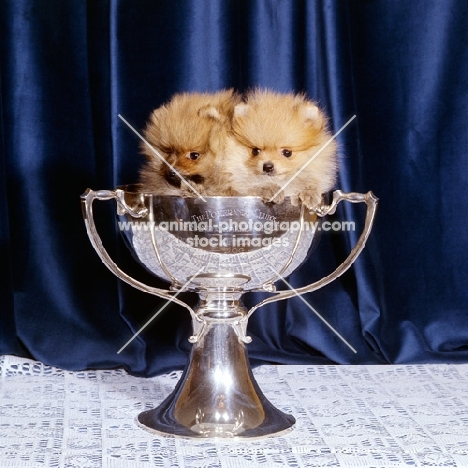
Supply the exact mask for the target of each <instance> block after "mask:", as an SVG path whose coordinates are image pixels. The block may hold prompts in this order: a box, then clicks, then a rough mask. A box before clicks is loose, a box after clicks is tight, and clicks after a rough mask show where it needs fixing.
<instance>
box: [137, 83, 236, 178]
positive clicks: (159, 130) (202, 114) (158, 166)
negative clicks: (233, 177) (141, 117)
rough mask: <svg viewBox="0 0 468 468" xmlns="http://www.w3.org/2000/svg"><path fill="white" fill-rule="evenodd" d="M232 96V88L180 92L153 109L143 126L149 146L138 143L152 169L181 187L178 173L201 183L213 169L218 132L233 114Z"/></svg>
mask: <svg viewBox="0 0 468 468" xmlns="http://www.w3.org/2000/svg"><path fill="white" fill-rule="evenodd" d="M235 99H236V97H235V95H234V93H233V91H232V90H227V91H220V92H218V93H214V94H203V93H183V94H177V95H175V96H174V97H173V98H172V100H171V101H170V102H169V103H167V104H165V105H163V106H161V107H159V108H158V109H156V110H155V111H153V113H152V114H151V117H150V120H149V122H148V124H147V127H146V129H145V130H144V137H145V139H146V141H147V142H148V143H149V144H150V145H151V147H149V146H148V145H147V144H143V145H142V147H141V148H142V151H143V153H144V154H145V155H146V156H147V158H149V160H150V161H151V163H150V164H151V166H152V168H153V170H155V171H157V172H158V173H159V176H161V177H163V178H164V179H165V180H166V181H167V182H168V183H170V184H171V185H173V186H175V187H180V184H181V179H180V176H182V177H184V178H186V179H189V180H192V181H193V182H195V183H203V182H204V179H205V176H206V174H209V173H210V171H212V167H213V158H214V157H215V156H216V154H217V152H218V150H219V148H218V146H219V144H220V141H219V137H218V134H219V133H220V132H221V130H222V128H224V127H225V125H226V121H228V120H229V118H230V116H231V115H232V112H233V108H234V102H235ZM156 153H158V154H159V156H158V155H157V154H156ZM160 156H162V158H163V159H164V160H165V161H166V162H164V161H162V160H161V157H160ZM179 174H180V175H179Z"/></svg>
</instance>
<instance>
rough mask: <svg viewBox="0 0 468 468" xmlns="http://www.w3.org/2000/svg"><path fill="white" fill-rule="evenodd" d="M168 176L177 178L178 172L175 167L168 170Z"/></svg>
mask: <svg viewBox="0 0 468 468" xmlns="http://www.w3.org/2000/svg"><path fill="white" fill-rule="evenodd" d="M167 177H168V178H169V179H177V172H176V171H174V169H171V170H169V171H168V173H167Z"/></svg>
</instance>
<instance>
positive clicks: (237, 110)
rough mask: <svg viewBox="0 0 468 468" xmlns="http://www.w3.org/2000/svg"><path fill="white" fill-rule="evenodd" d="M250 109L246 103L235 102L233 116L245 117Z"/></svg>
mask: <svg viewBox="0 0 468 468" xmlns="http://www.w3.org/2000/svg"><path fill="white" fill-rule="evenodd" d="M249 111H250V106H249V105H248V104H237V106H235V107H234V117H245V116H246V115H247V114H248V113H249Z"/></svg>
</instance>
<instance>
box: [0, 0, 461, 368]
mask: <svg viewBox="0 0 468 468" xmlns="http://www.w3.org/2000/svg"><path fill="white" fill-rule="evenodd" d="M0 21H1V24H0V37H1V63H0V66H1V76H0V79H1V96H0V98H1V102H0V106H1V107H0V119H1V126H0V131H1V135H0V137H1V139H0V143H1V146H0V148H1V155H0V256H1V259H0V272H1V278H0V308H1V322H0V326H1V328H0V333H1V334H0V353H10V354H16V355H20V356H28V357H32V358H35V359H39V360H42V361H43V362H45V363H47V364H53V365H57V366H61V367H64V368H67V369H83V368H102V367H116V366H125V367H126V368H127V369H128V370H129V371H130V372H132V373H134V374H140V375H153V374H155V373H158V372H162V371H166V370H169V369H173V368H180V367H181V366H183V365H184V363H185V362H186V360H187V353H188V350H189V344H188V342H187V337H188V335H189V333H190V321H189V316H188V313H187V312H186V311H185V310H184V309H182V308H180V307H177V306H171V307H170V308H168V309H166V310H165V312H164V313H163V314H161V315H160V316H159V317H158V319H157V320H155V321H154V322H153V323H152V325H151V326H149V327H148V328H147V329H146V330H145V331H144V332H143V333H142V334H141V336H139V337H138V339H136V340H134V341H133V342H132V343H131V345H129V346H128V347H127V348H126V349H125V350H124V351H123V352H122V353H121V354H117V351H118V350H119V349H120V348H121V346H122V345H123V344H124V343H125V342H126V341H127V340H128V339H129V338H130V337H131V336H132V334H133V333H134V332H135V331H136V330H138V328H139V327H140V326H141V325H142V324H144V323H145V322H146V321H147V320H148V318H149V317H151V316H152V315H153V313H154V312H155V311H156V310H158V308H159V307H160V306H161V305H162V303H163V301H162V300H160V299H158V298H154V297H151V296H148V295H145V294H144V293H141V292H139V291H136V290H133V289H132V288H130V287H129V286H126V285H124V284H122V283H121V282H120V281H119V280H118V279H117V278H115V277H114V276H113V275H112V274H111V273H110V272H109V271H108V270H107V269H106V268H105V267H104V266H103V265H102V264H101V262H100V261H99V259H98V257H97V255H96V254H95V252H94V250H93V249H92V247H91V245H90V243H89V240H88V238H87V235H86V232H85V228H84V224H83V220H82V217H81V210H80V199H79V196H80V194H81V193H83V192H84V190H85V189H86V188H87V187H91V188H93V189H111V188H114V187H116V186H117V185H120V184H125V183H132V182H134V181H135V180H136V177H137V171H138V167H139V165H140V163H141V162H142V158H141V156H140V155H139V150H138V140H137V138H136V137H135V135H134V134H133V133H132V132H131V131H130V130H129V129H128V128H127V127H126V126H125V125H124V124H123V123H122V122H121V121H120V119H119V118H118V114H119V113H120V114H122V115H123V116H125V118H126V119H127V120H129V121H130V122H131V123H132V124H134V125H135V126H136V127H138V128H142V127H143V125H144V123H145V121H146V119H147V117H148V115H149V113H150V111H151V110H152V109H153V108H155V107H157V106H159V105H161V104H162V103H163V102H164V101H166V100H167V99H168V98H170V96H171V95H172V94H174V93H176V92H180V91H215V90H219V89H222V88H227V87H233V88H236V89H237V90H239V91H244V90H246V89H248V88H250V87H254V86H261V87H269V88H272V89H274V90H277V91H281V92H286V91H296V92H299V91H305V92H307V94H308V95H309V96H310V97H311V98H312V99H315V100H317V101H318V102H319V103H320V104H321V105H322V107H324V108H325V110H326V111H327V112H328V114H329V115H330V117H331V126H332V128H333V129H334V131H337V130H338V129H339V128H340V127H341V126H342V125H343V124H344V123H345V122H346V121H347V120H348V119H349V118H350V117H351V116H353V115H356V116H357V118H356V119H355V121H354V122H353V123H352V124H351V125H350V126H349V127H348V128H347V129H346V130H345V131H344V132H343V133H342V134H341V135H340V137H339V145H340V163H341V167H340V178H339V182H338V183H337V187H339V188H341V189H343V190H345V191H359V192H366V191H368V190H372V191H374V193H375V194H376V195H377V196H378V197H379V198H380V205H379V211H378V215H377V219H376V224H375V227H374V230H373V232H372V234H371V238H370V240H369V242H368V244H367V247H366V249H365V251H364V254H363V255H362V256H361V257H360V258H359V259H358V261H357V262H356V264H355V265H354V266H353V268H352V269H351V270H350V271H349V272H348V273H347V274H345V275H344V276H343V277H342V278H340V279H339V280H337V281H335V282H334V283H333V284H331V285H329V286H327V287H325V288H323V289H322V290H319V291H317V292H314V293H311V294H308V295H307V296H306V297H305V298H306V300H307V301H308V302H309V303H310V304H311V305H312V306H313V307H314V308H315V309H317V311H319V312H320V314H322V315H323V317H324V318H325V319H326V320H327V321H328V322H330V323H331V324H332V325H333V326H334V327H335V328H336V329H337V330H338V331H339V332H340V333H341V334H342V335H343V336H344V337H345V338H346V339H347V341H349V342H350V343H351V344H352V346H353V347H354V348H355V349H356V350H357V353H356V354H355V353H353V352H352V351H351V350H350V349H349V348H348V347H347V346H345V345H344V343H343V342H342V341H341V340H340V339H339V338H338V337H336V336H335V335H334V333H333V332H332V331H330V330H329V329H328V328H327V327H325V326H324V325H323V324H322V322H321V321H320V320H318V319H317V318H316V317H315V315H314V314H313V313H312V312H311V311H310V310H309V309H308V308H307V307H305V306H304V304H303V303H302V302H301V301H300V300H299V299H291V300H289V301H287V302H280V303H278V304H276V305H272V306H269V307H265V308H263V309H260V310H259V311H257V312H256V313H255V314H254V316H253V317H252V320H251V323H250V324H249V333H250V334H251V335H252V336H253V342H252V344H251V345H249V355H250V357H251V358H252V360H253V362H254V363H262V362H277V363H327V362H329V363H331V362H336V363H352V364H353V363H403V362H433V361H438V362H440V361H447V362H461V361H464V362H466V361H467V358H468V248H467V247H468V207H467V205H468V203H467V201H466V197H467V193H468V129H467V126H468V109H467V107H468V106H467V101H468V99H467V94H468V28H467V27H466V25H467V23H468V2H467V1H466V0H413V1H411V2H409V1H407V0H224V1H221V0H218V1H213V0H145V1H134V0H120V1H103V0H93V1H91V0H90V1H88V2H86V1H73V2H71V1H68V2H66V1H62V0H48V1H47V2H46V1H37V0H36V1H34V0H2V2H1V3H0ZM362 211H364V209H363V208H362V207H361V206H346V207H342V208H341V209H340V212H339V213H338V215H337V216H338V219H343V220H356V222H362V215H361V213H362ZM112 212H113V206H109V207H108V206H106V205H105V204H102V206H100V207H99V209H98V213H97V216H98V221H99V226H100V229H101V234H102V237H103V239H104V242H105V244H106V246H107V248H108V250H109V252H110V253H111V255H112V256H113V257H114V258H116V259H118V262H119V264H121V265H122V266H123V267H124V268H126V269H127V270H128V271H129V272H131V273H132V274H134V275H136V276H137V277H138V278H139V279H145V280H146V281H152V282H153V284H157V285H159V286H163V284H162V283H158V281H157V280H153V279H151V278H148V277H147V276H146V274H145V273H144V272H142V271H141V269H140V268H139V267H138V266H137V265H135V264H134V262H133V260H132V259H131V258H130V256H129V254H128V252H127V251H126V249H125V247H124V245H123V243H122V240H121V239H120V237H119V233H118V230H117V228H116V226H115V220H114V218H113V213H112ZM357 235H358V233H357V232H355V233H353V232H350V233H347V232H345V233H339V234H338V233H334V234H324V235H323V236H322V241H321V244H320V246H319V247H318V249H317V251H316V252H315V254H314V255H313V257H311V259H310V260H309V261H308V263H307V264H306V265H305V266H304V267H303V268H302V269H301V270H300V271H298V272H296V273H295V274H294V275H292V276H291V277H290V281H291V283H292V284H293V285H295V286H299V285H304V284H306V283H309V282H311V281H312V280H314V279H318V278H320V277H321V276H323V275H324V274H326V273H327V272H329V271H331V270H332V269H333V268H334V267H335V265H336V264H337V263H338V262H340V261H341V260H343V259H344V258H345V256H346V255H347V251H348V250H349V249H350V247H351V246H352V244H353V242H354V241H355V238H356V236H357ZM259 297H260V296H258V295H257V296H254V297H250V298H247V302H249V303H253V302H255V301H258V299H259ZM187 300H189V301H193V300H194V298H193V297H190V296H188V297H187Z"/></svg>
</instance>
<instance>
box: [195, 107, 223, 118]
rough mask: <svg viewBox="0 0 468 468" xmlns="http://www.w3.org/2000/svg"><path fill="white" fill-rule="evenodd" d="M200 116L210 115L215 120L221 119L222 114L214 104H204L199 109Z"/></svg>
mask: <svg viewBox="0 0 468 468" xmlns="http://www.w3.org/2000/svg"><path fill="white" fill-rule="evenodd" d="M198 116H199V117H208V118H210V119H213V120H218V121H219V120H221V115H220V114H219V112H218V110H217V109H216V108H214V107H213V106H204V107H202V108H201V109H200V110H199V111H198Z"/></svg>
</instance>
